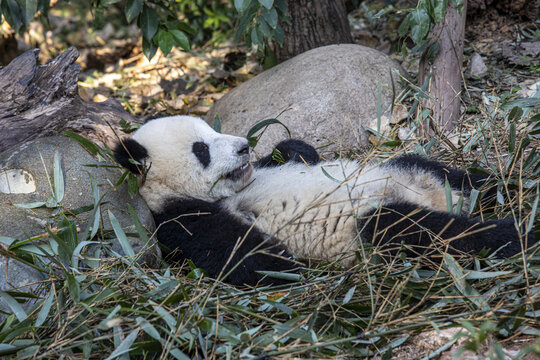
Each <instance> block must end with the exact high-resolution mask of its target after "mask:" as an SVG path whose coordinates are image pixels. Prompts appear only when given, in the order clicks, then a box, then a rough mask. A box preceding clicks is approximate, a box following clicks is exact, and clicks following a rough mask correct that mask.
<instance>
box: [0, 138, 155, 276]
mask: <svg viewBox="0 0 540 360" xmlns="http://www.w3.org/2000/svg"><path fill="white" fill-rule="evenodd" d="M56 152H58V154H59V158H60V162H61V166H62V173H63V175H64V176H63V179H64V184H65V185H64V192H65V194H64V197H63V199H62V201H61V202H60V205H61V206H60V207H45V206H42V207H37V208H32V209H25V208H21V207H18V206H15V204H28V203H35V202H45V201H47V199H48V198H49V197H50V196H51V194H52V192H53V190H52V189H53V186H54V185H53V184H54V181H53V179H54V177H53V171H54V170H53V169H54V158H55V153H56ZM110 165H112V164H111V163H110V162H108V161H104V160H102V161H101V162H100V161H98V160H97V159H96V158H94V156H92V155H91V154H90V153H89V152H88V151H86V150H85V149H84V148H83V147H82V146H81V145H79V143H77V142H76V141H74V140H72V139H70V138H68V137H60V136H58V137H50V138H42V139H38V140H35V141H32V142H29V143H26V144H23V145H20V146H18V147H16V148H13V149H11V150H8V151H6V152H4V153H2V154H0V236H7V237H11V238H17V239H26V238H28V237H31V236H36V235H39V234H43V233H45V232H46V225H49V226H51V227H55V225H56V224H57V223H58V222H59V221H60V220H61V217H58V216H56V217H55V215H56V214H57V213H58V212H59V210H64V211H66V210H75V209H78V208H81V207H83V206H88V205H93V204H94V198H93V193H92V185H91V182H90V178H92V179H93V181H94V182H95V183H96V184H97V185H98V188H99V193H100V196H101V195H103V194H106V195H105V197H104V198H103V201H102V206H101V219H102V221H103V223H102V224H103V228H104V229H106V230H109V229H112V227H111V224H110V221H109V216H108V210H110V211H112V213H113V214H114V215H115V216H116V218H117V219H118V221H119V222H120V224H121V225H122V227H123V229H124V231H125V232H126V233H133V232H136V231H135V227H134V225H133V221H132V220H131V217H130V215H129V213H128V211H127V205H126V204H127V203H129V204H131V206H132V207H133V208H134V210H135V211H136V213H137V214H138V216H139V219H140V221H141V222H142V224H143V225H144V226H145V227H146V228H147V229H148V230H150V231H151V232H153V231H154V230H155V225H154V221H153V218H152V214H151V212H150V210H149V209H148V207H147V206H146V203H145V202H144V200H143V199H142V198H141V197H140V196H136V197H134V198H131V197H130V196H129V194H128V190H127V185H126V184H125V183H124V184H123V185H122V186H120V187H119V188H117V189H114V186H113V185H114V184H115V183H116V182H117V181H118V179H119V178H120V176H121V174H122V171H121V170H120V169H118V168H114V167H110ZM32 189H33V190H34V191H30V190H32ZM90 216H91V211H86V212H83V213H80V214H78V215H76V216H70V217H69V218H70V219H73V220H74V221H75V222H76V224H77V227H78V229H80V231H83V230H84V229H85V228H86V225H87V222H88V219H89V218H90ZM130 242H131V244H132V246H133V249H134V251H135V252H136V253H137V252H139V251H141V250H143V249H144V248H145V244H143V243H142V241H141V240H139V239H138V238H135V237H133V238H130ZM151 245H152V246H151V249H150V250H149V251H147V252H145V253H144V255H143V256H142V258H141V261H142V262H146V263H149V264H152V265H153V264H156V262H155V261H156V259H157V258H158V257H159V255H160V252H159V249H158V247H157V246H155V244H154V243H152V244H151ZM113 248H114V249H115V250H116V251H118V252H120V253H122V250H121V246H120V244H119V243H118V242H117V241H116V242H113ZM11 261H15V260H11ZM0 282H1V281H0Z"/></svg>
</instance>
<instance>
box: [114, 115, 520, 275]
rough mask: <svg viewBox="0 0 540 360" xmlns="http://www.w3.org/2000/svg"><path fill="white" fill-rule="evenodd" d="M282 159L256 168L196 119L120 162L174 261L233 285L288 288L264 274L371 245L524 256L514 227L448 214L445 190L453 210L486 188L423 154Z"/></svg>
mask: <svg viewBox="0 0 540 360" xmlns="http://www.w3.org/2000/svg"><path fill="white" fill-rule="evenodd" d="M276 149H277V150H279V154H280V155H279V156H276V155H275V154H276V152H274V153H273V154H269V155H267V156H265V157H263V158H262V159H260V160H259V161H257V162H255V163H253V164H251V163H250V162H249V160H250V148H249V146H248V141H247V140H246V139H245V138H242V137H237V136H231V135H225V134H220V133H218V132H216V131H214V130H213V129H212V128H211V127H210V126H209V125H208V124H207V123H206V122H204V121H203V120H202V119H200V118H197V117H191V116H171V117H164V118H158V119H154V120H151V121H148V122H146V123H145V124H144V125H142V126H141V127H140V128H139V129H138V130H137V131H136V132H135V133H134V134H133V136H132V137H131V138H126V139H123V140H122V141H120V142H119V143H118V144H117V145H116V147H115V148H114V155H115V158H116V160H117V162H118V163H119V164H121V165H122V166H124V167H126V168H127V169H129V170H130V171H132V172H133V173H135V174H137V175H140V176H141V179H142V181H143V183H142V185H141V187H140V194H141V195H142V196H143V198H144V199H145V200H146V202H147V204H148V205H149V207H150V209H151V210H152V212H153V215H154V218H155V221H156V225H157V226H158V230H157V238H158V240H159V241H160V242H161V243H162V244H163V245H165V246H166V247H167V248H169V249H170V250H172V255H171V256H172V258H173V259H175V260H182V259H191V260H192V261H193V262H194V264H195V265H196V266H197V267H200V268H202V269H204V270H205V271H206V272H207V273H208V274H209V275H210V276H212V277H216V278H217V277H219V278H220V279H224V280H225V281H227V282H230V283H232V284H248V285H255V284H257V283H261V284H267V283H276V282H280V280H277V279H275V278H274V279H272V278H268V277H265V276H264V275H263V273H261V272H260V271H273V272H276V271H279V272H284V271H289V270H292V269H295V268H297V267H298V262H297V260H303V261H311V260H325V261H334V260H335V261H339V263H341V264H342V265H343V266H344V267H351V266H353V265H354V264H355V263H356V262H357V257H356V256H355V250H357V249H358V248H359V246H360V245H361V244H362V242H364V243H372V244H375V245H377V246H380V248H381V251H382V253H385V251H386V252H387V253H389V254H395V253H397V252H399V251H405V252H407V253H410V254H413V255H420V254H422V255H426V256H428V257H430V258H437V257H439V259H440V257H441V255H442V254H444V253H445V252H450V253H453V254H455V253H461V252H478V251H480V250H482V249H489V251H491V252H494V251H497V256H501V257H509V256H511V255H514V254H516V253H518V252H520V251H522V246H521V240H520V235H519V232H518V231H517V229H516V226H515V224H514V221H512V220H510V219H508V220H490V221H486V222H480V221H479V220H478V219H475V218H470V217H466V216H461V215H454V214H452V213H449V212H447V209H448V206H449V205H447V197H448V196H447V194H446V190H445V182H446V181H447V182H448V183H449V184H450V186H451V188H452V196H451V198H452V205H451V206H453V207H456V206H458V202H460V201H459V199H460V198H461V199H462V200H463V199H464V198H465V199H466V197H467V195H469V193H470V191H471V189H472V188H473V186H476V185H478V184H477V183H478V181H479V179H478V178H476V177H472V176H469V175H468V174H467V173H466V172H464V171H461V170H455V169H451V168H448V167H446V166H444V165H442V164H440V163H438V162H435V161H430V160H427V159H425V158H423V157H420V156H414V155H405V156H401V157H396V158H393V159H392V160H389V161H386V162H383V163H381V164H374V163H373V164H372V163H366V164H363V163H360V162H358V161H356V160H351V159H340V160H335V161H321V160H320V158H319V155H318V154H317V152H316V151H315V149H314V148H313V147H311V146H310V145H307V144H306V143H304V142H303V141H300V140H294V139H289V140H285V141H282V142H281V143H279V144H278V145H277V146H276ZM277 158H281V159H279V160H278V159H277ZM467 204H468V202H467V200H465V201H464V202H463V206H464V207H465V208H466V207H467Z"/></svg>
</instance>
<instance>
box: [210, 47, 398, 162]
mask: <svg viewBox="0 0 540 360" xmlns="http://www.w3.org/2000/svg"><path fill="white" fill-rule="evenodd" d="M399 69H400V68H399V65H398V64H397V63H396V62H394V61H393V60H392V59H390V58H389V57H388V56H386V55H384V54H382V53H381V52H379V51H377V50H374V49H371V48H368V47H364V46H360V45H354V44H342V45H330V46H324V47H320V48H316V49H312V50H310V51H307V52H305V53H302V54H300V55H298V56H296V57H294V58H292V59H290V60H288V61H285V62H283V63H282V64H279V65H277V66H275V67H273V68H271V69H269V70H267V71H265V72H263V73H261V74H259V75H257V76H255V77H254V78H252V79H251V80H249V81H247V82H245V83H243V84H241V85H240V86H238V87H236V88H235V89H233V90H231V91H230V92H229V93H227V94H226V95H225V96H224V97H223V98H221V99H220V100H219V101H218V102H217V103H216V104H215V105H214V106H213V107H212V109H211V110H210V112H209V113H208V114H207V116H206V120H207V121H208V122H209V123H210V124H212V122H213V119H214V116H215V115H216V114H219V116H220V118H221V122H222V123H221V125H222V131H223V132H224V133H227V134H234V135H239V136H246V134H247V132H248V130H249V129H250V128H251V127H252V126H253V125H254V124H256V123H258V122H259V121H261V120H264V119H268V118H276V117H277V118H278V120H280V121H281V122H282V123H284V124H285V125H286V126H287V127H288V128H289V129H290V131H291V133H292V136H293V137H295V138H300V139H303V140H306V141H308V142H310V143H311V144H313V145H315V146H323V145H326V144H328V143H329V142H331V143H333V144H332V145H330V146H329V147H328V148H327V149H331V150H336V149H343V148H346V147H349V148H359V147H364V146H366V145H367V144H368V134H367V132H366V130H365V127H371V128H375V129H376V123H377V120H376V119H377V102H378V99H379V95H378V92H379V87H381V95H380V103H381V104H380V105H381V107H380V109H381V113H382V114H383V115H384V114H385V113H387V112H388V110H389V108H390V105H391V102H392V82H391V73H392V74H393V77H394V84H395V87H396V91H397V92H398V91H400V90H401V86H400V83H401V81H400V79H399V76H398V74H397V71H399ZM286 137H287V132H286V130H285V129H284V128H283V127H281V126H279V125H272V126H270V127H269V128H268V129H267V131H266V132H265V133H264V135H263V136H262V137H261V139H260V141H259V144H258V145H257V147H256V151H257V152H259V153H266V152H268V151H270V150H271V149H272V146H273V145H274V144H276V143H277V142H279V141H280V140H283V139H285V138H286Z"/></svg>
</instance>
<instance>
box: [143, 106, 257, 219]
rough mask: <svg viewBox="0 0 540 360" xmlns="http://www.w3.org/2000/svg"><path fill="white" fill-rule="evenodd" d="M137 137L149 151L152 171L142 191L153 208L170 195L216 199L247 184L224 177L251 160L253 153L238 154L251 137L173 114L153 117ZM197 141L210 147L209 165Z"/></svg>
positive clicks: (148, 161) (149, 162) (198, 119)
mask: <svg viewBox="0 0 540 360" xmlns="http://www.w3.org/2000/svg"><path fill="white" fill-rule="evenodd" d="M133 139H134V140H136V141H137V142H138V143H140V144H141V145H143V146H144V147H145V148H146V149H147V151H148V155H149V159H148V160H147V163H148V164H147V165H149V171H148V173H147V175H146V181H145V183H144V185H143V186H142V187H141V189H140V191H141V195H142V196H143V197H144V199H145V200H146V202H147V203H148V206H150V208H151V209H152V210H156V209H159V208H160V207H161V206H162V205H163V200H164V199H166V198H171V197H175V198H177V197H186V196H189V197H193V198H197V199H202V200H208V201H212V200H218V199H221V198H224V197H227V196H231V195H234V194H235V193H236V192H237V191H238V190H240V189H241V188H242V186H243V184H242V183H239V182H234V181H230V180H226V179H220V178H221V177H222V176H223V175H225V174H227V173H229V172H231V171H232V170H234V169H236V168H238V167H240V166H242V165H243V164H245V163H246V162H247V161H248V160H249V155H246V156H238V154H237V151H238V149H239V148H240V147H242V146H243V145H246V144H247V140H246V139H244V138H240V137H236V136H231V135H223V134H219V133H217V132H215V131H214V130H213V129H212V128H211V127H210V126H209V125H208V124H206V123H205V122H204V121H203V120H202V119H200V118H196V117H192V116H171V117H166V118H160V119H156V120H152V121H149V122H147V123H146V124H145V125H143V126H142V127H141V128H140V129H139V130H137V131H136V132H135V134H134V135H133ZM197 141H203V142H205V143H206V144H207V145H208V146H209V148H210V154H211V160H210V164H209V165H208V167H207V168H204V167H203V166H202V164H201V163H200V162H199V160H198V159H197V157H196V156H195V155H194V154H193V152H192V146H193V143H195V142H197ZM210 189H212V191H210Z"/></svg>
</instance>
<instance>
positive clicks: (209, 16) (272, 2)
mask: <svg viewBox="0 0 540 360" xmlns="http://www.w3.org/2000/svg"><path fill="white" fill-rule="evenodd" d="M82 2H83V3H85V2H84V1H82ZM88 3H89V5H90V6H91V9H92V10H93V13H94V14H95V16H96V19H99V18H100V17H102V16H103V14H104V13H107V12H108V11H109V10H110V9H109V7H110V6H111V5H112V4H116V6H117V7H120V8H122V11H123V14H124V16H125V21H126V23H127V24H129V23H131V22H133V21H136V23H137V25H138V26H139V28H140V29H141V33H142V37H143V52H144V54H145V56H146V57H147V58H148V59H151V58H152V57H153V56H154V55H155V54H156V51H157V49H158V48H159V49H161V51H162V52H163V53H164V54H165V55H167V54H169V52H170V51H171V50H172V48H173V47H180V48H181V49H183V50H185V51H190V38H191V40H192V41H193V42H195V43H196V44H198V45H203V44H206V43H208V42H210V43H215V42H220V41H225V40H226V39H227V38H228V37H229V36H230V34H231V32H232V30H233V28H234V24H235V22H236V21H237V20H238V28H237V31H236V37H235V38H236V40H237V41H240V40H241V39H242V38H243V39H244V40H245V42H246V44H247V45H248V46H251V45H252V44H253V45H257V46H258V48H259V50H261V51H263V52H264V53H265V54H267V53H268V50H265V49H266V45H267V44H268V42H269V41H273V40H276V41H278V42H279V43H282V42H283V29H282V28H281V26H280V25H279V23H278V20H279V19H280V18H281V19H284V20H285V21H288V18H287V17H286V11H287V4H286V2H285V0H235V1H234V5H233V1H232V0H231V1H213V2H208V1H204V0H188V1H181V2H170V1H167V0H153V1H150V0H127V1H125V3H124V2H120V1H119V0H90V1H88ZM49 6H50V0H0V20H1V19H4V20H5V21H7V22H8V24H9V25H10V26H11V27H12V28H13V29H14V30H15V31H19V32H23V31H26V30H27V29H28V26H29V24H30V22H31V21H32V20H33V19H34V17H35V16H36V13H37V14H38V16H46V15H47V12H48V11H49ZM38 11H39V12H38ZM236 11H238V12H236ZM272 55H273V54H268V56H270V59H271V57H272ZM269 61H270V60H269ZM269 64H270V62H268V64H267V66H270V65H269Z"/></svg>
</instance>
